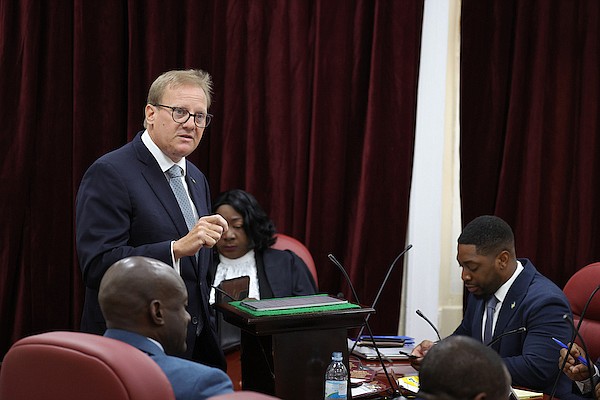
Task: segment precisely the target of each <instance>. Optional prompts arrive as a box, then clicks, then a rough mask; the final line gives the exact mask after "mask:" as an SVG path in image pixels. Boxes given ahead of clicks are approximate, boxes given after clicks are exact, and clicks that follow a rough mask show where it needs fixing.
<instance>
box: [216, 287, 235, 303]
mask: <svg viewBox="0 0 600 400" xmlns="http://www.w3.org/2000/svg"><path fill="white" fill-rule="evenodd" d="M210 287H211V288H213V289H215V290H216V291H217V292H219V293H221V294H224V295H225V296H227V297H229V298H230V299H231V300H233V301H237V299H236V298H234V297H233V296H232V295H230V294H229V293H227V292H226V291H224V290H223V289H221V288H220V287H218V286H214V285H210Z"/></svg>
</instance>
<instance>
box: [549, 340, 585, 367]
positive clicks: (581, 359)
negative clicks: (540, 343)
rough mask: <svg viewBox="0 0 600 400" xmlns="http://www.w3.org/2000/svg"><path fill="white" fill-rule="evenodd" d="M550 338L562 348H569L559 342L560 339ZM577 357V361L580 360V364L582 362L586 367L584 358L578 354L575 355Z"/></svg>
mask: <svg viewBox="0 0 600 400" xmlns="http://www.w3.org/2000/svg"><path fill="white" fill-rule="evenodd" d="M552 340H554V341H555V342H556V343H558V345H559V346H560V347H562V348H563V349H567V350H568V349H569V347H568V346H567V345H566V344H564V343H563V342H561V341H560V340H558V339H557V338H552ZM577 359H578V360H579V362H580V363H582V364H583V365H585V366H586V367H587V366H588V363H587V361H586V360H585V358H583V357H581V356H578V357H577Z"/></svg>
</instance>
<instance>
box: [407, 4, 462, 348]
mask: <svg viewBox="0 0 600 400" xmlns="http://www.w3.org/2000/svg"><path fill="white" fill-rule="evenodd" d="M459 18H460V1H459V0H425V9H424V16H423V32H422V41H421V64H420V68H419V82H418V85H419V86H418V98H417V119H416V135H415V149H414V163H413V177H412V185H411V196H410V205H409V207H410V208H409V221H408V233H407V242H408V243H411V244H412V245H413V246H414V247H413V249H411V250H410V252H409V253H408V254H407V257H406V260H405V268H404V280H403V285H402V287H403V293H402V296H403V302H402V304H403V307H402V310H401V315H400V327H399V331H400V332H403V333H404V334H406V335H409V336H414V337H415V338H416V340H417V343H418V342H419V341H420V340H422V339H435V340H437V336H436V334H435V332H434V331H433V329H432V328H431V327H430V326H429V325H428V324H427V323H426V322H425V321H424V320H423V319H421V318H420V317H419V316H417V314H416V313H415V311H416V310H417V309H420V310H421V311H422V312H423V314H425V315H426V316H427V317H428V318H429V320H431V321H432V322H433V324H434V325H436V326H437V327H438V329H439V330H440V333H441V334H442V337H444V336H447V335H448V334H450V333H452V331H453V330H454V328H456V326H457V325H458V323H459V322H460V319H461V318H462V282H461V280H460V269H459V268H458V265H457V263H456V239H457V237H458V234H459V232H460V193H459V184H458V173H459V169H458V168H459V159H458V138H459V136H458V135H459V126H458V97H459V96H458V93H459V92H458V91H459V82H460V80H459V51H460V36H459Z"/></svg>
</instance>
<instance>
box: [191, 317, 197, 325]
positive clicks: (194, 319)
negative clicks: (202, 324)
mask: <svg viewBox="0 0 600 400" xmlns="http://www.w3.org/2000/svg"><path fill="white" fill-rule="evenodd" d="M192 324H194V325H198V317H192Z"/></svg>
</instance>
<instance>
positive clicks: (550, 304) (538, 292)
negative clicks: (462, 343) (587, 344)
mask: <svg viewBox="0 0 600 400" xmlns="http://www.w3.org/2000/svg"><path fill="white" fill-rule="evenodd" d="M519 261H521V264H522V265H523V267H524V269H523V271H522V272H521V274H519V276H518V277H517V279H516V280H515V281H514V282H513V284H512V286H511V287H510V289H509V291H508V293H507V295H506V298H505V299H504V302H503V303H502V308H501V309H500V313H499V314H498V319H497V322H496V327H495V329H494V337H493V338H492V340H494V338H496V337H498V336H499V335H500V334H501V333H503V332H507V331H510V330H513V329H518V328H520V327H525V328H526V329H527V331H526V332H524V333H517V334H513V335H507V336H504V337H503V338H501V339H500V340H499V341H498V342H496V343H495V344H493V345H492V348H494V349H495V350H496V351H498V353H499V354H500V356H501V357H502V359H503V360H504V363H505V364H506V366H507V368H508V371H509V372H510V374H511V376H512V384H513V385H515V386H522V387H526V388H530V389H533V390H543V391H544V392H545V393H550V392H551V391H552V386H553V384H554V381H555V379H556V377H557V375H558V374H559V370H558V358H559V356H560V355H559V352H560V347H559V346H558V345H557V344H556V343H554V341H553V340H552V337H555V338H557V339H560V340H561V341H563V342H564V343H567V342H568V341H569V340H570V337H569V336H570V333H571V329H570V325H569V323H568V322H567V321H566V320H565V319H564V318H563V315H565V314H566V315H569V316H570V315H571V309H570V307H569V303H568V301H567V298H566V297H565V295H564V293H563V292H562V290H560V289H559V288H558V286H556V285H555V284H554V283H553V282H552V281H550V280H549V279H548V278H546V277H544V276H543V275H542V274H540V273H539V272H538V271H537V269H536V268H535V266H534V265H533V264H532V263H531V261H529V260H528V259H519ZM484 310H485V300H484V299H483V298H481V297H476V296H474V295H473V294H469V297H468V299H467V309H466V311H465V315H464V318H463V320H462V323H461V325H460V326H459V327H458V328H457V329H456V331H455V332H454V334H455V335H466V336H471V337H473V338H475V339H477V340H479V341H481V332H482V326H481V323H482V318H483V313H484ZM560 375H561V378H560V382H559V384H558V387H557V391H556V396H557V397H558V398H560V399H567V398H569V397H570V395H571V383H570V382H569V379H568V378H567V377H566V375H564V374H562V373H560Z"/></svg>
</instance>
